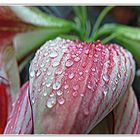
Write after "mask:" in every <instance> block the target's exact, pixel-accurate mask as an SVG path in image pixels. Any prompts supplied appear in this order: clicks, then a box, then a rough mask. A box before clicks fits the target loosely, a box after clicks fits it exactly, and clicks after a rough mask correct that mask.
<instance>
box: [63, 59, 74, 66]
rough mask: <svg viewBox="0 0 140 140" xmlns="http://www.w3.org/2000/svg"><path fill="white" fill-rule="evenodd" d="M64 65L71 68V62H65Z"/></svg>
mask: <svg viewBox="0 0 140 140" xmlns="http://www.w3.org/2000/svg"><path fill="white" fill-rule="evenodd" d="M65 65H66V67H71V66H72V65H73V61H72V60H67V61H66V63H65Z"/></svg>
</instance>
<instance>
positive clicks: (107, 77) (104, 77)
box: [102, 74, 110, 82]
mask: <svg viewBox="0 0 140 140" xmlns="http://www.w3.org/2000/svg"><path fill="white" fill-rule="evenodd" d="M102 78H103V80H104V81H105V82H108V81H109V78H110V76H109V75H108V74H103V76H102Z"/></svg>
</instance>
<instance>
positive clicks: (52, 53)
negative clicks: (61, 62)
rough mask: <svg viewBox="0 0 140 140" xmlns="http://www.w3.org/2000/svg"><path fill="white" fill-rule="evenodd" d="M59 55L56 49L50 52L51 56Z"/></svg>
mask: <svg viewBox="0 0 140 140" xmlns="http://www.w3.org/2000/svg"><path fill="white" fill-rule="evenodd" d="M57 55H58V53H57V52H56V51H52V52H51V53H50V54H49V56H50V57H51V58H55V57H57Z"/></svg>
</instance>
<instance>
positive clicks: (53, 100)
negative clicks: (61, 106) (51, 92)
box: [46, 97, 56, 108]
mask: <svg viewBox="0 0 140 140" xmlns="http://www.w3.org/2000/svg"><path fill="white" fill-rule="evenodd" d="M55 104H56V98H55V97H49V98H48V100H47V103H46V106H47V107H48V108H52V107H53V106H54V105H55Z"/></svg>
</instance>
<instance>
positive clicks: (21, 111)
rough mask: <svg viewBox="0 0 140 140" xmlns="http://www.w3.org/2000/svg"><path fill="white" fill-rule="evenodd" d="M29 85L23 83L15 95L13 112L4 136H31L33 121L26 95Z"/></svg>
mask: <svg viewBox="0 0 140 140" xmlns="http://www.w3.org/2000/svg"><path fill="white" fill-rule="evenodd" d="M28 87H29V83H28V82H27V83H25V84H24V85H23V86H22V88H21V89H20V91H19V92H18V93H17V98H16V101H15V103H14V105H13V110H12V112H11V115H10V116H9V118H8V122H7V125H6V128H5V131H4V134H31V133H33V123H32V122H33V120H32V111H31V105H30V99H29V95H28V89H29V88H28Z"/></svg>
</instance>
